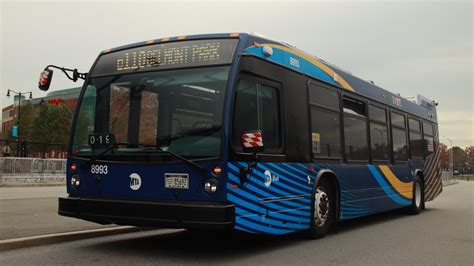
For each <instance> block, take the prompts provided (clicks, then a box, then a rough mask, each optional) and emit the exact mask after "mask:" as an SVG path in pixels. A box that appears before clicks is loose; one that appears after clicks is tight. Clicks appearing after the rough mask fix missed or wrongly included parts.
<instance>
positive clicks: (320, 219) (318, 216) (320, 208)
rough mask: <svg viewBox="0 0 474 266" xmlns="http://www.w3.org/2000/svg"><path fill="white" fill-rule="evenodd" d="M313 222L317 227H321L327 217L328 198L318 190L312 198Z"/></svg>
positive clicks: (322, 191) (323, 192)
mask: <svg viewBox="0 0 474 266" xmlns="http://www.w3.org/2000/svg"><path fill="white" fill-rule="evenodd" d="M314 201H315V202H314V220H315V222H316V225H317V226H323V225H324V224H325V223H326V221H327V219H328V217H329V210H330V208H329V207H330V205H329V196H328V194H327V193H326V192H325V191H324V190H322V189H320V188H318V189H317V190H316V194H315V197H314Z"/></svg>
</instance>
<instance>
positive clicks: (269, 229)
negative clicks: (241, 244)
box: [236, 217, 292, 235]
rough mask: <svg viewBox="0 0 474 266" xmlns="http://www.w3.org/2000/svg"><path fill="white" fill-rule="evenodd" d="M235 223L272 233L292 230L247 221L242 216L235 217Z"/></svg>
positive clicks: (276, 233)
mask: <svg viewBox="0 0 474 266" xmlns="http://www.w3.org/2000/svg"><path fill="white" fill-rule="evenodd" d="M236 223H237V224H238V225H240V224H241V225H243V226H246V227H250V228H254V229H255V230H258V231H260V232H263V233H269V234H274V235H283V234H287V233H290V232H292V230H288V229H280V228H274V227H267V226H263V225H260V224H258V223H254V222H252V221H249V220H247V219H245V218H243V217H237V219H236Z"/></svg>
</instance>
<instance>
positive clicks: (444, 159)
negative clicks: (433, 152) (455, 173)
mask: <svg viewBox="0 0 474 266" xmlns="http://www.w3.org/2000/svg"><path fill="white" fill-rule="evenodd" d="M439 149H440V152H441V154H440V158H439V159H440V161H441V168H442V169H448V168H449V153H450V151H449V150H448V147H447V146H446V144H444V143H440V144H439Z"/></svg>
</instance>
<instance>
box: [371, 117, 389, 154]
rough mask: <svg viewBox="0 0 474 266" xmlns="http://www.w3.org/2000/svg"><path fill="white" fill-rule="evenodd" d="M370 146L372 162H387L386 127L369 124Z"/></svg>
mask: <svg viewBox="0 0 474 266" xmlns="http://www.w3.org/2000/svg"><path fill="white" fill-rule="evenodd" d="M370 143H371V144H370V145H371V152H372V158H373V159H374V160H388V159H389V156H388V154H389V150H388V131H387V126H386V125H380V124H375V123H370Z"/></svg>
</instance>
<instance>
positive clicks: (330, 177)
mask: <svg viewBox="0 0 474 266" xmlns="http://www.w3.org/2000/svg"><path fill="white" fill-rule="evenodd" d="M322 180H325V181H327V182H328V183H329V184H330V186H331V188H330V189H331V190H332V191H333V192H334V195H336V197H335V198H336V210H335V216H336V217H335V218H336V221H337V220H339V206H340V198H341V192H340V189H339V183H338V182H337V178H336V175H334V174H333V173H324V174H322V175H321V177H320V178H319V180H318V183H319V182H321V181H322Z"/></svg>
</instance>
